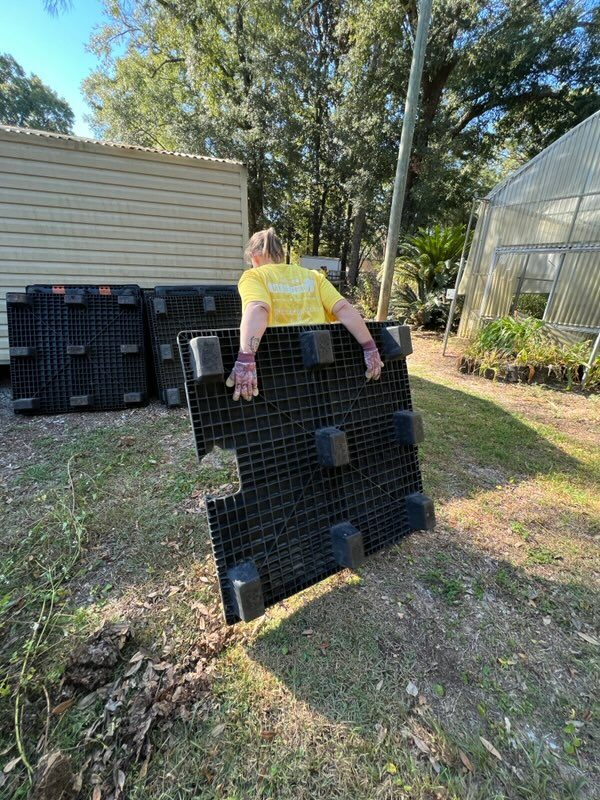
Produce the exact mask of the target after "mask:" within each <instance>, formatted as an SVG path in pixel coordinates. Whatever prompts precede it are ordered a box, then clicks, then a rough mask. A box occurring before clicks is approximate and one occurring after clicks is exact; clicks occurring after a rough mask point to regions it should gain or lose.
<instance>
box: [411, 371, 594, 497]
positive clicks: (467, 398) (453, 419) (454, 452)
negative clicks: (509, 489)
mask: <svg viewBox="0 0 600 800" xmlns="http://www.w3.org/2000/svg"><path fill="white" fill-rule="evenodd" d="M411 386H412V396H413V404H414V407H415V409H417V410H419V411H421V412H422V413H423V418H424V424H425V441H424V443H423V444H422V445H421V447H420V448H419V452H420V457H421V464H422V468H423V478H424V483H425V488H426V491H427V492H428V493H429V494H431V495H432V497H433V498H434V499H438V500H442V499H448V498H456V497H465V496H470V495H473V494H474V493H476V492H478V491H480V490H482V489H490V488H492V487H494V486H496V485H498V484H503V483H506V482H508V481H519V480H523V479H525V478H531V477H534V476H535V475H540V474H548V473H554V474H556V473H563V474H566V475H571V474H573V473H575V472H578V473H579V474H580V475H581V474H582V473H583V474H585V472H586V468H585V466H584V465H582V464H581V463H580V462H579V461H577V460H576V459H574V458H572V457H571V456H570V455H568V454H567V453H565V451H564V450H562V449H560V448H559V447H557V446H556V445H554V444H552V443H551V442H549V441H548V439H547V438H545V437H544V436H543V435H541V434H540V433H538V432H537V431H536V430H535V428H533V427H532V426H530V425H527V424H526V423H524V422H522V421H521V420H519V419H518V418H517V417H516V416H515V415H514V414H510V413H509V412H507V411H505V410H504V409H503V408H502V407H501V406H499V405H497V404H496V403H493V402H491V401H490V400H485V399H483V398H481V397H476V396H474V395H472V394H468V393H466V392H461V391H459V390H457V389H450V388H448V387H447V386H443V385H442V384H439V383H434V382H432V381H428V380H425V379H424V378H419V377H414V376H413V377H412V378H411Z"/></svg>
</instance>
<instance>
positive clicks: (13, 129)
mask: <svg viewBox="0 0 600 800" xmlns="http://www.w3.org/2000/svg"><path fill="white" fill-rule="evenodd" d="M0 131H6V132H7V133H22V134H25V135H26V136H42V137H44V138H46V139H62V140H64V141H67V142H86V143H87V144H99V145H102V147H118V148H120V149H121V150H137V151H139V152H141V153H160V154H161V155H163V156H179V157H181V158H194V159H197V160H199V161H216V162H220V163H221V164H237V165H238V166H244V165H243V162H241V161H234V160H233V159H230V158H216V157H215V156H200V155H196V154H194V153H178V152H177V151H176V150H159V149H158V148H157V147H142V146H141V145H137V144H125V143H122V142H108V141H106V142H103V141H101V140H100V139H88V138H87V137H85V136H71V134H68V133H55V132H54V131H39V130H37V129H36V128H20V127H19V126H18V125H0Z"/></svg>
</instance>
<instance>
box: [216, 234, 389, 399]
mask: <svg viewBox="0 0 600 800" xmlns="http://www.w3.org/2000/svg"><path fill="white" fill-rule="evenodd" d="M245 256H246V260H247V261H249V262H250V263H251V264H252V269H248V270H246V271H245V272H244V274H243V275H242V277H241V278H240V281H239V284H238V288H239V292H240V296H241V298H242V321H241V323H240V351H239V353H238V357H237V361H236V362H235V365H234V367H233V371H232V372H231V375H230V376H229V378H228V379H227V386H229V387H232V386H233V387H234V390H233V399H234V400H239V399H240V397H243V398H244V400H251V399H252V397H256V396H257V395H258V383H257V377H256V361H255V354H256V352H257V350H258V347H259V345H260V340H261V338H262V336H263V334H264V332H265V330H266V329H267V327H268V326H269V325H275V326H277V325H321V324H323V323H325V322H333V321H335V320H339V322H341V323H342V325H344V326H345V327H346V328H347V329H348V330H349V331H350V333H351V334H352V335H353V336H354V338H355V339H356V341H357V342H358V343H359V344H360V346H361V347H362V349H363V353H364V358H365V365H366V368H367V371H366V373H365V375H366V378H367V380H371V379H373V380H378V379H379V378H380V376H381V370H382V367H383V363H382V361H381V358H380V356H379V351H378V350H377V345H376V344H375V342H374V341H373V337H372V336H371V334H370V333H369V329H368V328H367V326H366V325H365V322H364V320H363V318H362V317H361V316H360V314H359V313H358V311H357V310H356V309H355V308H354V306H352V305H350V303H349V302H348V301H347V300H346V299H345V298H344V297H342V295H341V294H340V293H339V292H338V291H337V289H335V287H334V286H332V285H331V283H329V281H328V280H327V278H326V277H325V275H324V274H323V273H322V272H316V271H313V270H309V269H304V267H300V266H298V265H297V264H284V263H283V262H284V256H283V247H282V246H281V242H280V240H279V238H278V236H277V234H276V233H275V231H274V229H273V228H269V229H268V230H266V231H259V232H258V233H255V234H254V236H253V237H252V238H251V239H250V241H249V242H248V245H247V247H246V252H245Z"/></svg>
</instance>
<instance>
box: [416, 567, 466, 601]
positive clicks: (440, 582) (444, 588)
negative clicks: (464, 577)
mask: <svg viewBox="0 0 600 800" xmlns="http://www.w3.org/2000/svg"><path fill="white" fill-rule="evenodd" d="M422 579H423V582H424V583H425V585H426V586H428V587H429V588H430V589H432V590H433V591H434V592H437V593H438V594H440V595H442V596H443V597H444V598H445V599H446V600H447V601H448V602H449V603H457V602H458V601H459V600H460V599H461V598H462V596H463V594H464V586H463V584H462V582H461V581H460V580H458V578H449V577H447V576H446V575H444V574H443V573H442V572H441V571H440V570H438V569H432V570H429V572H426V573H425V574H424V575H423V576H422Z"/></svg>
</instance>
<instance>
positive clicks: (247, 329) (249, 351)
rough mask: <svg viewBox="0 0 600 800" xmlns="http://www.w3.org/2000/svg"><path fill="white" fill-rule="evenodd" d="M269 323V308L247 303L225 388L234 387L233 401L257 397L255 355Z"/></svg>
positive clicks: (265, 305)
mask: <svg viewBox="0 0 600 800" xmlns="http://www.w3.org/2000/svg"><path fill="white" fill-rule="evenodd" d="M268 322H269V306H268V305H267V304H266V303H261V302H259V301H253V302H251V303H248V305H247V306H246V309H245V310H244V313H243V314H242V321H241V322H240V350H239V353H238V357H237V361H236V362H235V364H234V366H233V370H232V371H231V375H230V376H229V377H228V378H227V381H226V383H227V386H229V387H230V388H231V387H232V386H234V387H235V388H234V390H233V399H234V400H239V399H240V397H243V398H244V400H252V398H253V397H256V396H257V395H258V380H257V377H256V361H255V358H254V356H255V353H256V351H257V350H258V346H259V344H260V340H261V339H262V337H263V334H264V332H265V330H266V329H267V324H268Z"/></svg>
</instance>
